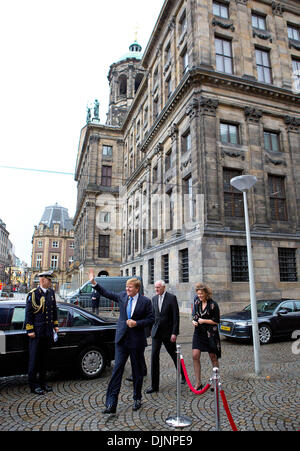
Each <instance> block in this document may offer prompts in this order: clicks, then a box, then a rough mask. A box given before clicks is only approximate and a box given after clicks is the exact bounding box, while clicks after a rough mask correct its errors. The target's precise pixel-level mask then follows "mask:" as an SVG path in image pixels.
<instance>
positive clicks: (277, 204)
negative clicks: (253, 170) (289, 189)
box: [268, 175, 288, 221]
mask: <svg viewBox="0 0 300 451" xmlns="http://www.w3.org/2000/svg"><path fill="white" fill-rule="evenodd" d="M284 179H285V178H284V177H282V176H280V175H269V177H268V181H269V196H270V208H271V219H272V220H274V221H287V219H288V217H287V207H286V194H285V180H284Z"/></svg>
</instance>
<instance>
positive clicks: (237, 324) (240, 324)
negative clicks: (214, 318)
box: [235, 321, 252, 327]
mask: <svg viewBox="0 0 300 451" xmlns="http://www.w3.org/2000/svg"><path fill="white" fill-rule="evenodd" d="M235 325H236V326H242V327H245V326H251V325H252V321H236V323H235Z"/></svg>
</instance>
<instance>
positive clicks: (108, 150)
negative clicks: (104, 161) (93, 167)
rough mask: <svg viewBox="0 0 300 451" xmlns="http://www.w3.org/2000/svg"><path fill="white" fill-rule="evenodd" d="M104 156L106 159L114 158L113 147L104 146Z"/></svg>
mask: <svg viewBox="0 0 300 451" xmlns="http://www.w3.org/2000/svg"><path fill="white" fill-rule="evenodd" d="M102 155H103V156H104V157H112V146H103V147H102Z"/></svg>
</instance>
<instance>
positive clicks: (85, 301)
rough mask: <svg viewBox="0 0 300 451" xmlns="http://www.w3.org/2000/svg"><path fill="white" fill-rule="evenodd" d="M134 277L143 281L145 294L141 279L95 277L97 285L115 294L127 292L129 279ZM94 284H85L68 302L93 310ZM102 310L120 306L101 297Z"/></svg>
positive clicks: (142, 290) (142, 291)
mask: <svg viewBox="0 0 300 451" xmlns="http://www.w3.org/2000/svg"><path fill="white" fill-rule="evenodd" d="M132 277H136V278H137V279H139V280H141V282H142V287H141V293H142V294H143V293H144V288H143V281H142V279H141V278H140V277H137V276H131V277H109V276H102V277H95V280H96V282H97V283H99V284H100V285H102V286H103V287H104V288H105V289H106V290H108V291H114V292H115V293H119V292H121V291H125V289H126V282H127V280H128V279H131V278H132ZM92 290H93V288H92V284H91V282H89V281H88V282H85V283H84V284H83V285H82V286H81V287H80V288H79V289H78V290H76V291H75V292H74V293H73V295H72V296H70V297H68V302H70V303H71V304H76V305H79V306H80V307H83V308H91V307H92ZM99 306H100V308H101V307H102V308H103V307H104V308H107V309H109V308H111V307H114V308H118V304H117V303H115V302H113V301H112V300H111V299H107V298H106V297H104V296H100V302H99Z"/></svg>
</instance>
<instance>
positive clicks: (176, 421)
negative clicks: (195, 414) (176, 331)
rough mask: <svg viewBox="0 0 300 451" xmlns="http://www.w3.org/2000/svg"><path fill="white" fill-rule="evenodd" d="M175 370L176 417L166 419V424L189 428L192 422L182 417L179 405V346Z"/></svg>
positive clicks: (178, 346)
mask: <svg viewBox="0 0 300 451" xmlns="http://www.w3.org/2000/svg"><path fill="white" fill-rule="evenodd" d="M176 354H177V368H176V387H177V400H176V410H177V412H176V416H175V415H174V416H171V417H168V418H167V419H166V423H167V424H168V425H169V426H173V427H176V428H184V427H186V426H190V425H191V424H192V420H191V419H190V418H188V417H186V416H182V415H181V412H180V408H181V407H180V404H181V399H180V398H181V383H180V377H181V371H180V370H181V362H180V355H181V346H180V345H177V350H176Z"/></svg>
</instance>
